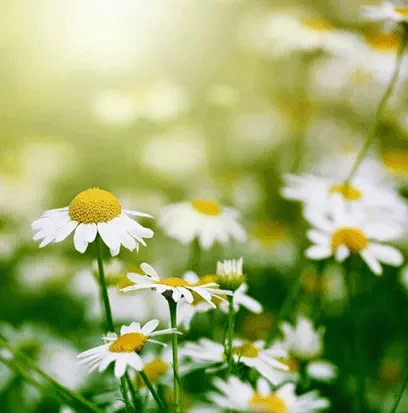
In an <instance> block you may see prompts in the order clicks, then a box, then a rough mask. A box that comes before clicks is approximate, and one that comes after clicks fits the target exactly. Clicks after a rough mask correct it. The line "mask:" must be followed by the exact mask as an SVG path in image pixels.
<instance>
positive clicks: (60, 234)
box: [54, 221, 78, 242]
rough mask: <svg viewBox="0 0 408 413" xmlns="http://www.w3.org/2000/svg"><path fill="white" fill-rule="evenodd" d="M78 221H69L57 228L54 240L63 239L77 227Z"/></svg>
mask: <svg viewBox="0 0 408 413" xmlns="http://www.w3.org/2000/svg"><path fill="white" fill-rule="evenodd" d="M77 225H78V222H76V221H69V222H68V223H67V224H66V225H64V226H63V227H61V228H59V229H58V231H57V232H56V233H55V239H54V242H60V241H63V240H64V239H65V238H66V237H68V235H69V234H71V232H72V231H73V230H74V229H75V228H76V227H77Z"/></svg>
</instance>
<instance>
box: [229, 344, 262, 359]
mask: <svg viewBox="0 0 408 413" xmlns="http://www.w3.org/2000/svg"><path fill="white" fill-rule="evenodd" d="M232 352H233V354H235V355H237V356H238V357H250V358H255V357H258V354H259V349H258V348H257V347H255V346H254V345H253V344H251V343H245V344H243V345H242V346H236V347H234V348H233V350H232Z"/></svg>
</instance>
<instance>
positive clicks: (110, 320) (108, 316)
mask: <svg viewBox="0 0 408 413" xmlns="http://www.w3.org/2000/svg"><path fill="white" fill-rule="evenodd" d="M96 251H97V256H96V258H97V261H98V270H99V288H100V293H101V299H102V301H103V305H104V307H105V314H106V332H110V331H111V332H114V331H115V328H114V326H113V318H112V310H111V307H110V303H109V295H108V290H107V288H106V282H105V271H104V268H103V259H102V242H101V237H100V236H99V234H98V235H97V236H96Z"/></svg>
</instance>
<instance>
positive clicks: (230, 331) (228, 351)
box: [225, 296, 235, 378]
mask: <svg viewBox="0 0 408 413" xmlns="http://www.w3.org/2000/svg"><path fill="white" fill-rule="evenodd" d="M234 328H235V310H234V296H228V326H227V342H226V346H225V355H226V358H227V363H228V368H227V378H228V377H229V376H230V375H231V373H232V367H233V362H234V359H233V354H232V348H233V347H232V342H233V340H234Z"/></svg>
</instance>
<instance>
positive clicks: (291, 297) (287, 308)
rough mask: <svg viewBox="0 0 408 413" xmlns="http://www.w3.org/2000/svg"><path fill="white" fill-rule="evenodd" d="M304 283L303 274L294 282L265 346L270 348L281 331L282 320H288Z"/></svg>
mask: <svg viewBox="0 0 408 413" xmlns="http://www.w3.org/2000/svg"><path fill="white" fill-rule="evenodd" d="M302 281H303V274H301V275H298V276H297V277H296V280H295V281H293V284H292V287H291V289H290V291H289V294H288V295H287V296H286V298H285V300H284V302H283V304H282V306H281V309H280V311H279V313H278V315H277V317H276V320H275V323H274V325H273V328H272V329H271V331H270V332H269V334H268V336H267V337H266V340H265V346H268V345H269V344H271V343H272V341H273V339H274V338H275V336H276V334H277V333H278V331H279V324H280V322H281V321H282V320H284V319H286V318H287V317H288V315H289V314H290V312H291V311H292V310H293V307H294V305H295V301H296V299H297V298H298V296H299V293H300V290H301V287H302Z"/></svg>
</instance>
